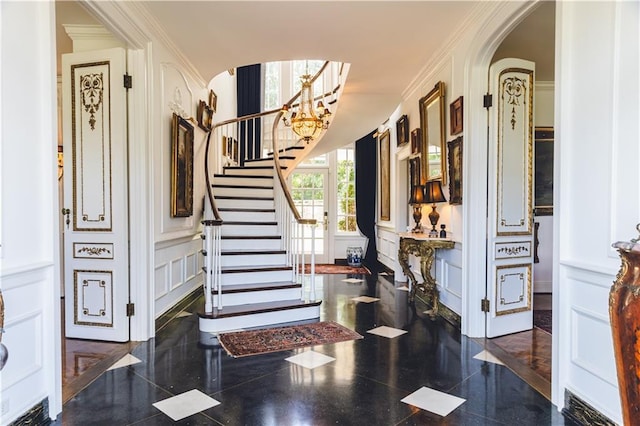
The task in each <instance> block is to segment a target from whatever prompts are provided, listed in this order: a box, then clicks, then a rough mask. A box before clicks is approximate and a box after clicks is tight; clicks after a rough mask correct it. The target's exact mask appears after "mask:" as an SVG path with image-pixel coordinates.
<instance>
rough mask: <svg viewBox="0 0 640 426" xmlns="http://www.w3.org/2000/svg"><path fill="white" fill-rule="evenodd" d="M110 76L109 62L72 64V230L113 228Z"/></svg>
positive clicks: (107, 229) (108, 229)
mask: <svg viewBox="0 0 640 426" xmlns="http://www.w3.org/2000/svg"><path fill="white" fill-rule="evenodd" d="M116 71H117V70H116ZM110 77H111V63H110V61H101V62H94V63H81V64H74V65H71V89H72V90H71V109H72V114H73V116H72V118H71V143H72V150H71V153H72V156H73V158H72V166H73V176H72V177H73V194H74V197H73V204H72V205H73V208H72V212H71V213H72V216H73V229H74V231H94V230H95V231H111V227H112V222H113V220H112V219H113V218H112V211H111V200H112V188H111V164H112V163H111V148H112V147H111V143H112V140H111V117H110V116H109V112H110V111H111V93H110V92H111V87H110V85H109V81H110Z"/></svg>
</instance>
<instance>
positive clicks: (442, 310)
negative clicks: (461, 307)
mask: <svg viewBox="0 0 640 426" xmlns="http://www.w3.org/2000/svg"><path fill="white" fill-rule="evenodd" d="M438 315H440V316H441V317H442V318H444V319H445V320H446V321H447V322H448V323H449V324H451V325H452V326H454V327H455V328H456V329H457V330H458V331H461V330H462V317H461V316H460V315H458V314H456V313H455V312H453V311H452V310H451V309H449V308H448V307H447V306H446V305H443V304H442V302H441V301H440V300H438Z"/></svg>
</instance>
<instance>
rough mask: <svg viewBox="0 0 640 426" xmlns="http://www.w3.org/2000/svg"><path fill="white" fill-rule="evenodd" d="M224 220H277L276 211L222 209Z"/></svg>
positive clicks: (221, 213)
mask: <svg viewBox="0 0 640 426" xmlns="http://www.w3.org/2000/svg"><path fill="white" fill-rule="evenodd" d="M220 216H221V217H222V220H223V221H240V222H275V221H276V212H243V211H221V212H220Z"/></svg>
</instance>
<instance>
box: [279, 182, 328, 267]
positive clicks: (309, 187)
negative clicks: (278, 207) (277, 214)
mask: <svg viewBox="0 0 640 426" xmlns="http://www.w3.org/2000/svg"><path fill="white" fill-rule="evenodd" d="M289 179H291V182H290V188H291V196H292V197H293V202H294V203H295V205H296V207H297V208H298V212H300V214H301V215H302V217H303V218H305V219H316V220H317V221H318V224H317V225H316V226H315V253H316V254H315V260H316V263H329V226H330V223H329V205H328V202H327V200H328V196H327V195H328V194H327V188H328V186H327V185H328V181H329V171H328V170H327V169H296V171H295V172H293V173H292V174H291V176H290V178H289ZM311 237H312V235H311V229H310V228H307V229H305V233H304V239H303V247H304V253H305V255H307V256H308V255H310V253H311V248H312V238H311ZM307 261H308V258H307Z"/></svg>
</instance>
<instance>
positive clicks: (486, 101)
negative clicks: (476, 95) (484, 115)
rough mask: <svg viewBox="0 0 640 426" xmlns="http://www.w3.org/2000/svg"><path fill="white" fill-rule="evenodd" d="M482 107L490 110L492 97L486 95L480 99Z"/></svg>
mask: <svg viewBox="0 0 640 426" xmlns="http://www.w3.org/2000/svg"><path fill="white" fill-rule="evenodd" d="M482 106H484V107H485V108H491V107H492V106H493V95H490V94H488V93H487V94H486V95H484V96H483V97H482Z"/></svg>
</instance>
